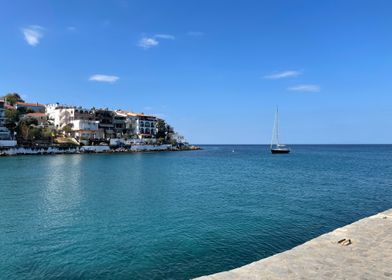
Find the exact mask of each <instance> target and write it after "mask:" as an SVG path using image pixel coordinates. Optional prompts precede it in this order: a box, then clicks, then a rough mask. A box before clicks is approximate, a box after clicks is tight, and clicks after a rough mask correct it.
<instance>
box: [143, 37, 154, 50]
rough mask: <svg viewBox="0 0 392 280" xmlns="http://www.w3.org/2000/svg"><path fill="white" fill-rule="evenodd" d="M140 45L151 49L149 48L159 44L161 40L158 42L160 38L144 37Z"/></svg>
mask: <svg viewBox="0 0 392 280" xmlns="http://www.w3.org/2000/svg"><path fill="white" fill-rule="evenodd" d="M138 45H139V47H141V48H143V49H149V48H152V47H156V46H158V45H159V42H158V40H156V39H154V38H151V37H143V38H141V39H140V41H139V44H138Z"/></svg>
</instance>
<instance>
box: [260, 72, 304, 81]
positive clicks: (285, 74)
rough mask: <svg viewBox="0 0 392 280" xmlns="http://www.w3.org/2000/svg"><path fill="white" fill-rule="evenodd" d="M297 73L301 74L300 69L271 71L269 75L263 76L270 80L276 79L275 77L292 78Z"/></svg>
mask: <svg viewBox="0 0 392 280" xmlns="http://www.w3.org/2000/svg"><path fill="white" fill-rule="evenodd" d="M299 75H302V72H301V71H295V70H287V71H282V72H276V73H273V74H270V75H266V76H264V77H263V78H264V79H270V80H277V79H283V78H293V77H297V76H299Z"/></svg>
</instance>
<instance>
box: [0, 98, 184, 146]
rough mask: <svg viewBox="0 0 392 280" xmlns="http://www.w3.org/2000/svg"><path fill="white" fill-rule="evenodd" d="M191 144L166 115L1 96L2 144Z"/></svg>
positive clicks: (0, 140) (0, 122) (0, 128)
mask: <svg viewBox="0 0 392 280" xmlns="http://www.w3.org/2000/svg"><path fill="white" fill-rule="evenodd" d="M99 145H101V146H105V145H106V146H110V147H112V148H113V147H114V148H116V147H129V146H135V145H154V146H157V145H171V146H172V147H176V148H181V147H186V146H188V143H186V142H185V140H184V137H182V136H180V135H179V134H177V133H176V132H175V131H174V129H173V127H171V126H170V125H169V124H167V123H166V122H165V120H163V119H162V118H158V117H156V116H153V115H147V114H144V113H135V112H131V111H126V110H121V109H119V110H110V109H108V108H104V109H102V108H89V109H87V108H82V107H78V106H69V105H64V104H59V103H56V104H47V105H44V104H39V103H28V102H26V101H25V100H23V99H22V98H21V97H20V95H19V94H17V93H11V94H7V95H5V96H3V97H0V147H2V148H9V147H53V146H58V147H72V146H99Z"/></svg>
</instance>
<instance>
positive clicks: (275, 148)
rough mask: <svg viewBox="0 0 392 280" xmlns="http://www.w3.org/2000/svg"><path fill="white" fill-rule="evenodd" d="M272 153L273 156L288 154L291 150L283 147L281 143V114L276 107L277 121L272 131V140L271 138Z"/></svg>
mask: <svg viewBox="0 0 392 280" xmlns="http://www.w3.org/2000/svg"><path fill="white" fill-rule="evenodd" d="M270 148H271V153H273V154H288V153H290V149H289V148H288V147H287V146H286V145H282V144H280V143H279V112H278V108H277V107H276V113H275V121H274V128H273V129H272V138H271V147H270Z"/></svg>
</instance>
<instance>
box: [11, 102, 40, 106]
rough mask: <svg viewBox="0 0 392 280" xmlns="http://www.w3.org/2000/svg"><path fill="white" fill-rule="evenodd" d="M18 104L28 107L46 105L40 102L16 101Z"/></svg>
mask: <svg viewBox="0 0 392 280" xmlns="http://www.w3.org/2000/svg"><path fill="white" fill-rule="evenodd" d="M16 105H21V106H28V107H45V105H42V104H39V103H25V102H16Z"/></svg>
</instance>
